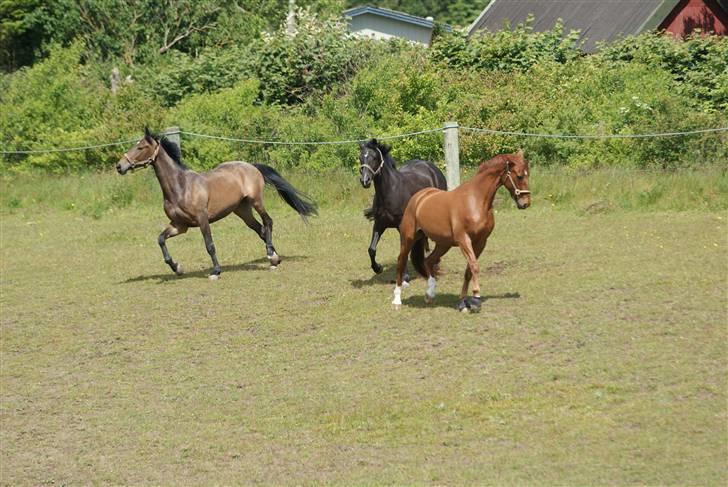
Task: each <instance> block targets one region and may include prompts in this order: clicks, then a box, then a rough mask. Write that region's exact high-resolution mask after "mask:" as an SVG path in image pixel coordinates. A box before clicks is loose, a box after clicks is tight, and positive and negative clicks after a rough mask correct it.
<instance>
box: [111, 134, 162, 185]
mask: <svg viewBox="0 0 728 487" xmlns="http://www.w3.org/2000/svg"><path fill="white" fill-rule="evenodd" d="M160 145H161V144H160V143H159V141H158V140H157V139H156V138H155V137H154V135H152V133H151V132H150V131H149V129H148V128H146V127H145V128H144V137H142V139H141V140H140V141H139V142H137V144H136V145H135V146H134V147H132V148H131V149H129V150H128V151H126V153H125V154H124V155H123V156H122V157H121V159H119V162H117V163H116V171H117V172H118V173H119V174H121V175H122V176H123V175H124V174H126V173H127V171H129V169H137V168H140V167H146V166H148V165H149V164H152V163H154V161H155V159H156V158H157V155H158V154H159V147H160Z"/></svg>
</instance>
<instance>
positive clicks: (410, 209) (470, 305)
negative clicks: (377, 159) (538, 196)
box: [392, 152, 531, 312]
mask: <svg viewBox="0 0 728 487" xmlns="http://www.w3.org/2000/svg"><path fill="white" fill-rule="evenodd" d="M500 186H505V187H506V188H507V189H508V191H509V192H510V193H511V196H512V197H513V199H514V200H515V201H516V205H517V206H518V208H519V209H521V210H523V209H525V208H528V207H529V205H530V204H531V192H530V191H529V190H528V162H527V161H526V160H525V159H524V158H523V154H522V153H521V152H518V153H516V154H503V155H499V156H496V157H494V158H493V159H491V160H489V161H487V162H484V163H483V164H481V165H480V168H479V169H478V173H477V174H476V175H475V176H474V177H473V178H472V179H471V180H470V181H468V182H466V183H463V184H462V185H460V186H458V187H457V188H455V189H453V190H452V191H442V190H439V189H434V188H428V189H423V190H422V191H420V192H418V193H417V194H415V195H414V196H413V197H412V199H410V201H409V204H408V205H407V209H406V210H405V212H404V216H403V217H402V223H401V224H400V226H399V233H400V250H399V257H398V258H397V283H396V286H395V288H394V300H393V301H392V304H393V305H394V307H395V308H396V309H399V308H400V306H401V305H402V299H401V295H402V276H403V273H404V270H405V266H406V264H407V255H408V254H409V253H410V250H412V263H413V265H414V266H415V269H417V272H419V273H420V274H421V275H422V276H424V277H427V290H426V292H425V301H427V302H428V303H431V302H432V301H433V299H434V298H435V284H436V281H435V274H436V271H435V269H436V266H437V264H438V263H439V261H440V258H441V257H442V256H443V255H445V253H446V252H447V251H448V250H450V248H451V247H453V246H456V245H457V246H458V247H460V250H461V251H462V253H463V255H464V256H465V259H466V260H467V263H468V264H467V266H466V267H465V279H464V281H463V288H462V291H461V293H460V298H461V299H460V302H459V303H458V309H459V310H460V311H466V312H467V311H469V310H471V309H472V310H473V311H477V310H479V309H480V304H481V298H480V283H479V281H478V273H479V272H480V267H479V266H478V257H480V254H481V252H483V249H484V248H485V243H486V241H487V240H488V236H489V235H490V233H491V232H492V231H493V227H494V226H495V219H494V218H493V198H494V197H495V193H496V191H497V190H498V188H499V187H500ZM420 232H421V233H420ZM426 237H429V238H430V239H432V240H433V241H434V242H435V248H434V250H433V251H432V252H431V253H430V254H429V255H428V256H427V258H425V257H424V248H423V246H422V245H415V244H416V242H420V241H422V240H423V239H424V238H426ZM413 246H414V249H413ZM471 278H472V280H473V297H472V298H468V297H467V296H468V286H469V284H470V279H471Z"/></svg>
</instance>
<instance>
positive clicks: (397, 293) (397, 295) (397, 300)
mask: <svg viewBox="0 0 728 487" xmlns="http://www.w3.org/2000/svg"><path fill="white" fill-rule="evenodd" d="M392 304H402V288H401V287H399V286H394V299H393V300H392Z"/></svg>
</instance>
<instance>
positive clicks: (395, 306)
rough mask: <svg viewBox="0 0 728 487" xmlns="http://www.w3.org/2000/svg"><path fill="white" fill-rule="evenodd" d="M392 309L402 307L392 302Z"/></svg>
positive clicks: (397, 309) (396, 309)
mask: <svg viewBox="0 0 728 487" xmlns="http://www.w3.org/2000/svg"><path fill="white" fill-rule="evenodd" d="M392 309H393V310H395V311H399V310H400V309H402V305H401V304H394V303H392Z"/></svg>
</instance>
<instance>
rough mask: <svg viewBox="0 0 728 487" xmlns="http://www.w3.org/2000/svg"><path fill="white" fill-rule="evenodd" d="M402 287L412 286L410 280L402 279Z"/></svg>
mask: <svg viewBox="0 0 728 487" xmlns="http://www.w3.org/2000/svg"><path fill="white" fill-rule="evenodd" d="M402 287H410V283H409V281H402Z"/></svg>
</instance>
